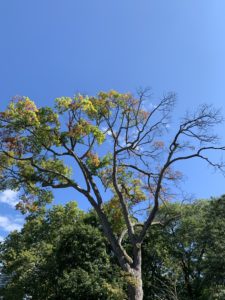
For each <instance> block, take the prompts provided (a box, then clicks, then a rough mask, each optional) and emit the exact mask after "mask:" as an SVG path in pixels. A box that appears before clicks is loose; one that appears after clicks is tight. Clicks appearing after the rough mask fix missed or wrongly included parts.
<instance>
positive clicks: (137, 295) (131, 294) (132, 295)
mask: <svg viewBox="0 0 225 300" xmlns="http://www.w3.org/2000/svg"><path fill="white" fill-rule="evenodd" d="M132 273H133V275H131V276H130V282H129V284H128V299H129V300H143V286H142V278H141V271H139V270H138V271H137V270H132Z"/></svg>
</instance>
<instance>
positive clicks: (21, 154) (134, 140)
mask: <svg viewBox="0 0 225 300" xmlns="http://www.w3.org/2000/svg"><path fill="white" fill-rule="evenodd" d="M145 96H146V93H145V92H144V91H141V92H140V93H139V97H138V99H137V98H135V97H133V96H132V95H131V94H128V93H127V94H120V93H118V92H116V91H110V92H109V93H104V92H100V93H99V94H98V95H97V97H88V96H83V95H80V94H78V95H76V96H75V97H73V98H69V97H62V98H58V99H56V105H55V107H54V109H52V108H49V107H39V108H38V107H36V105H35V104H34V102H32V101H31V100H30V99H29V98H26V97H22V98H19V99H17V100H15V101H12V102H11V103H10V104H9V106H8V108H7V109H6V111H4V112H2V113H1V115H0V128H1V130H0V135H1V142H0V159H1V164H0V170H1V174H0V176H1V185H0V189H1V190H4V189H6V188H11V189H14V190H18V191H20V193H21V195H20V196H21V197H20V199H21V201H20V203H19V204H18V208H20V209H21V210H22V211H24V212H25V211H27V210H29V211H31V212H35V211H37V210H38V209H39V208H40V207H41V206H43V205H45V204H46V203H49V202H50V201H51V200H52V196H51V191H50V190H51V189H57V188H73V189H74V190H76V191H78V192H79V193H81V194H82V195H84V196H85V197H86V198H87V200H88V201H89V202H90V203H91V205H92V206H93V208H94V209H95V211H96V213H97V215H98V218H99V220H100V222H101V224H102V228H103V230H104V234H105V236H106V237H107V239H108V241H109V243H110V245H111V247H112V249H113V252H114V254H115V256H116V257H117V259H118V261H119V264H120V266H121V268H122V270H123V271H124V272H125V273H126V274H127V278H128V282H129V289H128V294H129V298H130V299H142V298H143V288H142V254H141V248H142V245H143V241H144V238H145V236H146V233H147V231H148V229H149V227H150V226H151V225H152V223H153V221H154V219H155V217H156V214H157V212H158V210H159V206H160V203H161V202H165V201H167V200H168V199H169V198H170V191H171V185H172V184H173V183H175V182H176V181H177V180H179V178H180V177H181V175H180V173H179V172H178V171H177V170H176V169H174V165H175V164H176V163H177V162H180V161H187V160H189V159H194V158H199V159H202V160H204V161H206V162H207V163H209V164H210V165H211V166H213V167H218V168H221V167H222V166H223V165H222V164H220V163H215V162H213V161H212V160H210V158H209V152H211V151H218V150H224V149H225V148H224V147H222V146H220V145H219V144H218V143H217V142H218V140H217V136H216V135H214V134H213V133H211V130H210V129H211V128H212V127H213V126H214V125H216V124H218V123H220V122H221V120H222V118H221V116H220V114H219V112H218V111H216V110H215V109H214V108H212V107H210V106H207V105H203V106H201V107H199V109H198V110H197V111H196V112H195V113H193V114H186V116H185V117H184V118H183V119H182V120H181V121H180V124H179V126H178V129H177V130H176V131H175V132H173V133H170V134H169V135H168V128H167V127H168V126H167V125H168V122H169V117H170V114H171V110H172V108H173V106H174V95H173V94H168V95H166V96H165V97H163V99H161V100H160V101H159V103H158V104H156V105H153V104H151V103H148V102H147V99H146V97H145ZM147 107H148V108H149V109H147ZM163 134H167V138H165V140H164V141H162V135H163ZM106 137H107V138H106ZM68 165H69V166H73V167H72V168H71V167H69V166H68ZM103 188H105V189H106V190H110V191H111V192H112V193H113V197H114V198H115V199H116V201H115V203H116V202H118V203H119V207H120V210H121V215H122V219H123V221H122V222H121V230H120V232H118V231H115V230H114V228H112V225H111V223H110V220H111V219H110V217H108V214H107V211H106V209H104V208H105V206H104V201H103V199H104V198H105V193H104V190H103ZM144 207H145V208H148V209H147V214H146V219H145V221H144V223H143V222H142V221H143V216H142V217H141V218H138V217H137V213H136V210H137V209H140V208H142V209H143V208H144ZM140 229H141V230H140ZM126 235H128V240H129V247H130V251H129V253H128V252H127V251H126V249H125V247H123V246H122V243H123V239H124V237H125V236H126Z"/></svg>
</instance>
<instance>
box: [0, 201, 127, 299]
mask: <svg viewBox="0 0 225 300" xmlns="http://www.w3.org/2000/svg"><path fill="white" fill-rule="evenodd" d="M92 219H93V218H92V217H91V216H89V215H88V214H84V213H83V212H82V211H80V210H79V209H78V208H77V206H76V203H75V202H72V203H68V204H67V205H66V206H65V207H62V206H55V207H53V208H52V209H51V210H49V211H47V212H45V211H44V210H43V211H42V212H40V213H38V214H35V215H33V216H30V217H28V218H27V221H26V224H25V225H24V227H23V229H22V231H21V232H13V233H11V234H10V235H9V236H8V238H7V239H6V241H5V242H4V243H3V244H2V246H1V261H2V263H3V266H4V272H5V273H6V274H8V275H10V277H9V278H10V280H9V282H8V285H7V286H6V287H5V289H4V291H3V295H4V296H5V297H6V299H12V300H13V299H16V300H18V299H22V298H23V296H24V295H25V294H28V295H31V296H32V299H37V300H39V299H43V300H44V299H54V300H55V299H65V298H66V299H68V300H69V299H75V298H76V299H85V300H86V299H123V298H124V295H123V293H124V291H123V283H122V282H121V279H120V276H119V272H120V271H119V266H118V265H116V264H113V263H112V259H113V258H112V257H110V251H109V247H108V244H107V241H106V239H105V237H104V236H103V235H102V232H101V231H100V230H99V229H98V228H97V227H96V226H93V225H91V221H92ZM95 224H96V222H95ZM107 252H108V253H107ZM117 273H118V274H117Z"/></svg>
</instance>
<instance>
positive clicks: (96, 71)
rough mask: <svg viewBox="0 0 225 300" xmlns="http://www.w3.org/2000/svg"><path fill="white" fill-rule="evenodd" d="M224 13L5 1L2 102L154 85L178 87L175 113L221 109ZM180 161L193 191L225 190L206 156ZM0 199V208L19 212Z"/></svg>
mask: <svg viewBox="0 0 225 300" xmlns="http://www.w3.org/2000/svg"><path fill="white" fill-rule="evenodd" d="M224 15H225V1H224V0H215V1H212V0H198V1H196V0H183V1H180V0H170V1H168V0H154V1H153V0H141V1H140V0H139V1H138V0H136V1H134V0H122V1H121V0H120V1H119V0H113V1H112V0H111V1H109V0H108V1H107V0H94V1H93V0H82V1H76V0H39V1H30V0H20V1H18V0H7V1H1V2H0V41H1V43H0V99H1V108H0V110H2V109H4V107H5V106H6V104H7V103H8V101H9V99H10V98H11V97H13V96H14V95H26V96H29V97H30V98H31V99H33V100H35V101H36V103H37V104H38V105H39V106H40V105H44V104H47V105H51V104H52V103H53V100H54V98H56V97H58V96H62V95H69V96H72V95H73V94H74V93H76V92H78V91H81V92H85V93H88V94H96V93H97V92H98V91H99V90H109V89H117V90H119V91H122V92H123V91H135V89H136V88H138V87H140V86H142V87H146V86H151V87H152V90H153V92H154V97H155V98H157V97H159V96H161V95H162V94H163V93H164V92H167V91H175V92H176V93H177V95H178V105H177V109H176V116H177V117H178V116H181V115H182V112H184V111H185V110H186V109H188V108H189V109H191V108H192V107H195V106H197V105H198V104H200V103H203V102H207V103H213V104H214V105H215V106H217V107H221V108H222V109H223V111H225V110H224V107H225V102H224V99H225V38H224V37H225V18H224ZM220 133H221V135H224V130H223V128H221V129H220ZM182 169H183V170H184V171H185V172H186V174H187V181H186V183H185V189H186V190H187V191H188V192H189V193H193V194H195V195H196V197H210V196H219V195H221V194H223V193H225V186H224V178H223V177H222V176H220V175H219V174H213V173H212V172H211V171H210V170H209V169H208V168H206V167H204V166H203V164H196V162H193V163H189V164H188V165H185V166H182ZM62 195H63V200H64V201H66V200H71V199H74V196H73V195H72V194H71V193H68V195H67V194H65V193H60V195H58V196H57V199H58V200H57V203H59V202H60V200H59V199H60V197H62ZM80 202H81V203H80V204H81V207H83V208H85V207H86V204H85V202H84V201H80ZM1 207H2V209H1V212H0V216H3V215H4V216H6V217H7V218H10V217H13V216H15V215H18V214H16V213H15V212H14V211H13V210H12V209H11V208H10V207H9V206H8V205H7V204H1ZM8 220H9V219H8ZM3 221H4V222H5V223H6V221H7V220H3ZM3 221H2V222H3ZM4 222H3V223H4ZM0 226H2V228H0V235H5V234H6V230H3V225H1V219H0ZM5 228H6V227H5Z"/></svg>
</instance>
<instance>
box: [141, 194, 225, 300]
mask: <svg viewBox="0 0 225 300" xmlns="http://www.w3.org/2000/svg"><path fill="white" fill-rule="evenodd" d="M165 213H166V214H169V215H170V216H171V218H172V216H176V218H175V219H174V220H173V221H170V222H168V223H167V224H166V225H165V226H164V225H163V224H162V225H160V224H158V225H157V226H153V227H152V229H151V231H150V232H148V234H147V236H146V243H145V244H144V247H143V253H144V255H143V259H144V264H143V274H144V276H143V278H144V290H145V298H146V299H153V300H154V299H159V298H160V299H170V300H175V299H184V300H186V299H187V300H193V299H194V300H208V299H211V300H213V299H215V300H216V299H217V300H218V299H221V300H222V299H224V291H225V281H224V278H225V269H224V265H225V258H224V251H225V243H224V239H225V233H224V230H223V228H224V225H225V223H224V222H225V221H224V213H225V197H224V196H223V197H221V198H219V199H211V200H207V201H206V200H202V201H196V202H194V203H192V204H183V205H182V206H180V205H179V204H170V205H167V208H165V207H164V208H162V209H161V214H165ZM154 295H155V296H154Z"/></svg>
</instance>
